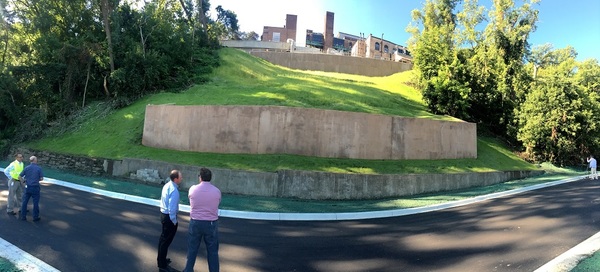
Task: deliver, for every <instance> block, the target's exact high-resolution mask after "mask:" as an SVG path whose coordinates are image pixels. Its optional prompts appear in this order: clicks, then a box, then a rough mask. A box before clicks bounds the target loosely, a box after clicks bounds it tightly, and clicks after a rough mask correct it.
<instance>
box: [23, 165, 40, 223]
mask: <svg viewBox="0 0 600 272" xmlns="http://www.w3.org/2000/svg"><path fill="white" fill-rule="evenodd" d="M29 162H31V164H29V165H28V166H27V167H25V169H23V172H21V174H19V177H20V180H25V194H23V204H22V205H21V211H20V213H21V215H20V219H21V220H23V221H25V220H27V218H26V217H25V216H26V215H27V204H28V203H29V198H33V221H40V207H39V203H40V181H42V180H44V173H42V168H41V167H40V166H39V165H38V164H37V157H36V156H31V157H30V158H29Z"/></svg>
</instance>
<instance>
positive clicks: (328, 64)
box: [250, 51, 412, 76]
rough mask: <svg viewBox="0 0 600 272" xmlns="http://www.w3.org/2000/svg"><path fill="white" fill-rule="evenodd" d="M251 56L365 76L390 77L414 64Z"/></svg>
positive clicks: (263, 53) (296, 55) (313, 56)
mask: <svg viewBox="0 0 600 272" xmlns="http://www.w3.org/2000/svg"><path fill="white" fill-rule="evenodd" d="M250 54H252V55H254V56H257V57H259V58H262V59H264V60H266V61H268V62H270V63H273V64H276V65H281V66H284V67H288V68H291V69H299V70H309V71H324V72H335V73H345V74H353V75H363V76H389V75H393V74H395V73H400V72H404V71H408V70H410V69H412V64H410V63H403V62H393V61H386V60H378V59H370V58H360V57H349V56H337V55H328V54H302V53H289V52H270V51H252V52H250Z"/></svg>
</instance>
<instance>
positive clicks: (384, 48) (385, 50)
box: [383, 44, 390, 53]
mask: <svg viewBox="0 0 600 272" xmlns="http://www.w3.org/2000/svg"><path fill="white" fill-rule="evenodd" d="M383 52H386V53H389V52H390V49H389V48H388V46H387V44H386V45H384V46H383Z"/></svg>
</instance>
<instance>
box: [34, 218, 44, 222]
mask: <svg viewBox="0 0 600 272" xmlns="http://www.w3.org/2000/svg"><path fill="white" fill-rule="evenodd" d="M40 220H42V218H41V217H38V218H34V219H33V222H37V221H40Z"/></svg>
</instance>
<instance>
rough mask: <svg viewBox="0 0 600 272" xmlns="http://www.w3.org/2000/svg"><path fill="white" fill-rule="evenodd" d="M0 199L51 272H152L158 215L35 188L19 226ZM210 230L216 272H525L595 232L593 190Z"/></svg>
mask: <svg viewBox="0 0 600 272" xmlns="http://www.w3.org/2000/svg"><path fill="white" fill-rule="evenodd" d="M157 190H160V189H159V188H157ZM0 191H1V192H0V203H2V204H0V209H1V210H2V213H1V214H0V221H1V222H0V225H1V227H0V237H2V238H3V239H5V240H7V241H8V242H10V243H12V244H14V245H16V246H17V247H19V248H21V249H23V250H25V251H27V252H29V253H30V254H32V255H34V256H36V257H37V258H39V259H41V260H42V261H44V262H46V263H48V264H50V265H52V266H53V267H55V268H57V269H59V270H61V271H63V272H70V271H157V268H156V247H157V243H158V236H159V235H160V228H161V226H160V222H159V211H158V208H156V207H152V206H148V205H144V204H136V203H131V202H127V201H123V200H116V199H112V198H108V197H103V196H98V195H93V194H89V193H85V192H81V191H77V190H73V189H69V188H65V187H61V186H58V185H43V186H42V198H41V203H40V206H41V207H40V215H41V217H42V221H40V222H32V221H31V216H29V217H28V221H27V222H22V221H19V220H17V217H15V216H9V215H7V214H6V212H5V209H6V194H7V192H6V191H7V186H6V182H5V180H2V181H1V182H0ZM30 206H31V204H30ZM29 209H30V210H31V207H30V208H29ZM179 220H180V223H179V230H178V233H177V235H176V237H175V240H174V242H173V244H172V245H171V248H170V251H169V257H170V258H171V259H172V260H173V263H172V266H173V267H175V268H178V269H183V266H184V264H185V256H186V251H187V229H188V222H189V214H185V213H182V214H181V216H180V217H179ZM219 221H220V238H221V241H220V242H221V247H220V261H221V271H236V272H237V271H242V272H243V271H301V272H305V271H461V272H464V271H478V272H480V271H533V270H535V269H537V268H538V267H540V266H542V265H544V264H545V263H546V262H548V261H550V260H552V259H553V258H555V257H556V256H558V255H560V254H562V253H563V252H565V251H567V250H568V249H570V248H571V247H573V246H575V245H577V244H579V243H580V242H582V241H583V240H585V239H586V238H588V237H590V236H592V235H594V234H595V233H596V232H598V231H599V230H600V182H599V181H596V182H591V181H577V182H571V183H567V184H563V185H558V186H554V187H549V188H544V189H540V190H537V191H531V192H527V193H523V194H519V195H516V196H510V197H504V198H498V199H493V200H488V201H484V202H480V203H477V204H471V205H466V206H462V207H457V208H451V209H447V210H443V211H437V212H431V213H425V214H418V215H409V216H401V217H394V218H383V219H369V220H355V221H315V222H305V221H287V222H286V221H261V220H246V219H232V218H221V219H220V220H219ZM203 250H204V246H202V247H201V256H199V257H198V260H197V263H196V271H207V265H206V261H205V258H204V252H203Z"/></svg>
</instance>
